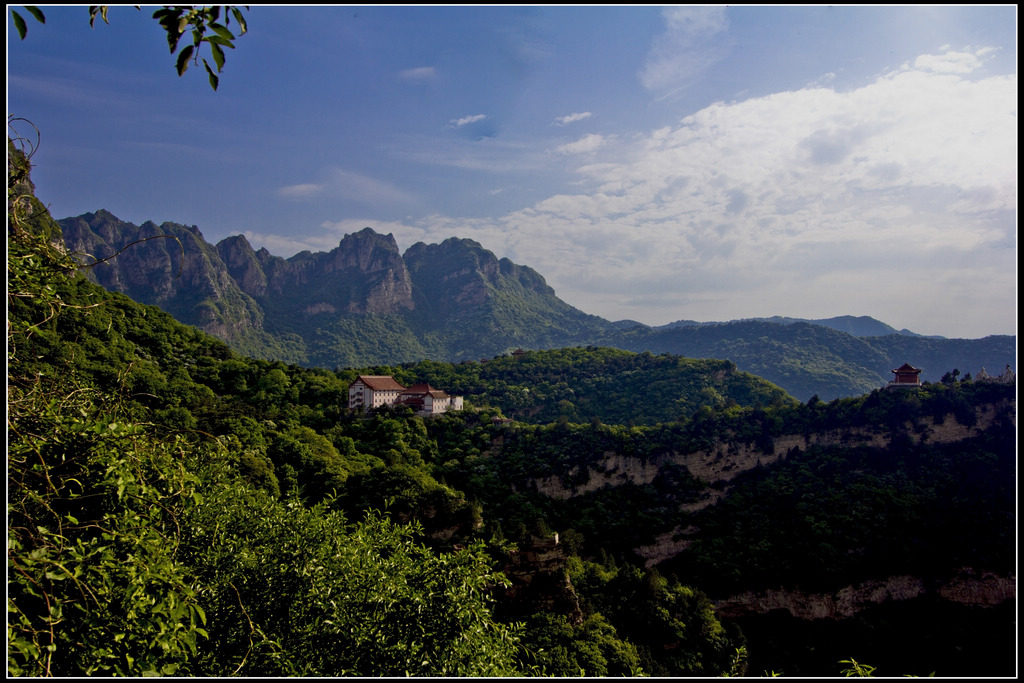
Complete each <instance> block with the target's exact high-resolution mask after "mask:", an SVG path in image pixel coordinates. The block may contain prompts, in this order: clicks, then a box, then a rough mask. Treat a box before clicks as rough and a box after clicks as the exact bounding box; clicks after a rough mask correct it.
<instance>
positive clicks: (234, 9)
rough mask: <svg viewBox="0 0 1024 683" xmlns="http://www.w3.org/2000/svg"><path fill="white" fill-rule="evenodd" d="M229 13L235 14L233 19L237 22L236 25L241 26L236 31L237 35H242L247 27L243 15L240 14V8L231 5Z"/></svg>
mask: <svg viewBox="0 0 1024 683" xmlns="http://www.w3.org/2000/svg"><path fill="white" fill-rule="evenodd" d="M231 13H232V14H233V15H235V21H237V22H238V25H239V27H240V28H241V30H240V31H239V32H238V33H239V35H242V34H244V33H245V32H246V31H248V30H249V29H248V27H247V26H246V24H245V17H243V16H242V10H240V9H238V8H237V7H232V8H231Z"/></svg>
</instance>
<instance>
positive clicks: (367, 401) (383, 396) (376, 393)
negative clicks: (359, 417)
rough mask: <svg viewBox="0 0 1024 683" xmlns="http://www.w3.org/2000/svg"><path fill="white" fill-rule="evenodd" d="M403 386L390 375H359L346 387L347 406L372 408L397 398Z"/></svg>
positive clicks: (389, 403)
mask: <svg viewBox="0 0 1024 683" xmlns="http://www.w3.org/2000/svg"><path fill="white" fill-rule="evenodd" d="M403 391H405V387H403V386H402V385H401V384H399V383H398V382H396V381H395V378H394V377H392V376H391V375H359V377H357V378H356V381H354V382H352V384H350V385H349V387H348V407H349V408H351V409H352V410H355V409H357V408H362V409H363V410H373V409H374V408H380V407H381V406H389V405H391V404H393V403H394V402H395V401H397V400H398V396H399V395H400V394H401V393H402V392H403Z"/></svg>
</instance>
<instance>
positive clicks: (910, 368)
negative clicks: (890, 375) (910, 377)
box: [893, 363, 921, 372]
mask: <svg viewBox="0 0 1024 683" xmlns="http://www.w3.org/2000/svg"><path fill="white" fill-rule="evenodd" d="M893 372H921V370H920V368H915V367H914V366H913V365H911V364H910V363H904V364H903V365H901V366H899V367H898V368H896V369H895V370H893Z"/></svg>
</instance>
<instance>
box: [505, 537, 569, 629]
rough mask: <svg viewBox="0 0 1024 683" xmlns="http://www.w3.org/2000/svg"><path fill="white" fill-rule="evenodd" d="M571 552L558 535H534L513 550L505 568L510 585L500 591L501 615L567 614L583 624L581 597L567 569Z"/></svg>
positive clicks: (512, 617) (518, 616)
mask: <svg viewBox="0 0 1024 683" xmlns="http://www.w3.org/2000/svg"><path fill="white" fill-rule="evenodd" d="M567 558H568V555H567V554H566V553H565V550H564V548H563V547H562V545H561V544H559V542H558V535H557V534H555V536H554V537H550V538H541V537H538V536H533V537H531V539H530V542H529V543H527V544H524V547H523V548H521V549H519V550H515V551H512V553H511V554H510V555H509V557H508V559H507V561H506V562H505V564H504V566H503V567H502V573H503V574H505V576H506V577H508V579H509V581H511V584H512V585H510V586H508V587H507V588H503V589H501V590H500V591H498V599H499V603H498V607H497V611H498V612H499V613H500V615H501V617H502V618H508V619H515V618H524V617H528V616H530V615H531V614H536V613H538V612H550V613H554V614H564V615H566V616H567V617H568V618H569V622H570V623H572V624H581V623H583V610H582V609H581V607H580V600H579V596H578V595H576V591H575V589H574V588H573V586H572V583H571V582H570V581H569V576H568V574H567V573H566V570H565V563H566V559H567Z"/></svg>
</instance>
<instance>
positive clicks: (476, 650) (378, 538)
mask: <svg viewBox="0 0 1024 683" xmlns="http://www.w3.org/2000/svg"><path fill="white" fill-rule="evenodd" d="M189 522H190V523H189V524H188V526H187V529H188V534H187V538H185V539H184V540H183V546H184V547H185V548H186V551H185V552H186V553H187V554H188V561H189V563H190V564H191V565H192V566H193V567H195V571H196V573H197V576H198V578H199V581H200V584H201V585H202V586H203V588H202V589H201V590H200V591H199V596H200V598H201V599H202V601H203V603H204V604H205V605H207V609H206V612H207V615H208V619H209V632H210V638H209V640H208V641H204V643H202V644H201V646H200V652H199V655H198V665H197V666H198V667H199V668H200V669H201V670H202V671H203V672H204V675H225V674H235V675H243V676H294V675H302V676H342V675H361V676H370V675H372V676H379V675H384V676H395V675H398V676H401V675H431V676H457V675H465V676H474V675H477V676H488V675H510V674H514V673H516V669H515V668H514V662H515V658H516V655H517V638H518V636H517V634H516V631H515V630H514V629H513V628H510V627H507V626H503V625H499V624H497V623H495V622H494V621H493V620H492V618H491V614H490V607H489V603H490V600H491V598H490V597H489V595H490V589H491V587H492V586H493V585H501V584H502V583H503V581H504V578H503V577H502V576H501V575H500V574H496V573H494V572H493V570H492V569H491V568H490V563H489V559H488V558H487V556H486V555H485V554H484V553H483V551H482V549H481V547H479V546H473V547H470V548H467V549H465V550H463V551H461V552H458V553H453V554H441V555H435V554H434V553H432V552H431V551H430V550H428V549H426V548H425V547H424V546H422V545H421V544H419V543H417V542H416V540H415V535H416V533H417V530H416V528H415V527H414V526H403V525H397V524H394V523H392V522H390V521H388V520H387V519H385V518H382V517H380V516H378V515H375V514H372V513H371V514H370V515H369V516H367V518H366V519H364V520H363V521H362V522H360V523H358V524H355V525H351V524H349V523H348V522H347V521H346V520H345V518H344V516H343V515H342V514H340V513H337V512H330V511H329V510H328V509H327V507H326V506H325V505H323V504H321V505H316V506H313V507H305V506H303V505H300V504H299V503H297V502H294V501H293V502H290V503H282V502H280V501H275V500H273V499H272V498H271V497H269V496H267V495H265V494H264V493H261V492H255V491H251V490H250V491H243V490H239V489H237V488H233V487H221V488H219V489H217V491H216V492H214V493H213V494H211V495H210V496H208V497H207V500H206V502H205V504H204V505H203V506H202V507H201V508H198V509H197V510H196V514H195V516H193V517H192V518H190V520H189Z"/></svg>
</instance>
